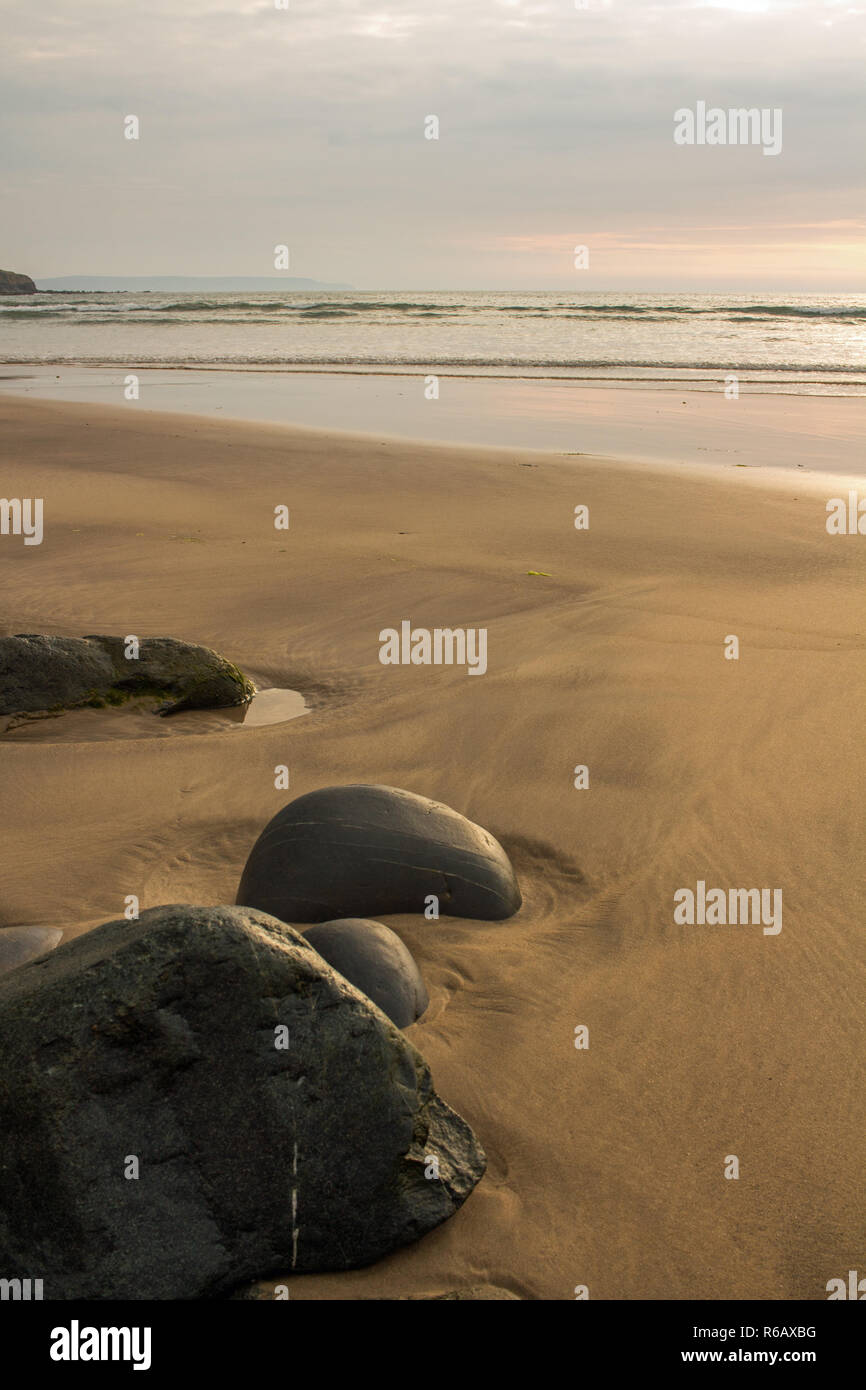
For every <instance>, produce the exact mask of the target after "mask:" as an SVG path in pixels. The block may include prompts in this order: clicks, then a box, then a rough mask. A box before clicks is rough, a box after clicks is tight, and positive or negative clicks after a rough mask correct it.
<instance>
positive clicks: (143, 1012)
mask: <svg viewBox="0 0 866 1390" xmlns="http://www.w3.org/2000/svg"><path fill="white" fill-rule="evenodd" d="M286 1044H287V1045H286ZM0 1056H2V1058H3V1067H2V1069H0V1270H2V1273H3V1276H4V1278H31V1279H32V1278H40V1279H43V1280H44V1294H45V1297H46V1298H55V1299H72V1298H93V1299H124V1298H134V1299H152V1298H170V1299H179V1298H180V1299H182V1298H195V1297H202V1296H217V1295H220V1294H222V1293H227V1292H229V1291H230V1290H232V1289H234V1288H236V1287H237V1286H238V1285H239V1284H241V1283H248V1282H249V1281H250V1280H253V1279H256V1278H262V1277H264V1276H266V1275H267V1274H280V1275H284V1274H285V1273H287V1272H290V1271H294V1272H297V1273H301V1272H309V1271H314V1270H338V1269H348V1268H352V1267H354V1266H357V1265H364V1264H368V1263H369V1262H371V1261H372V1260H375V1259H378V1258H379V1257H380V1256H382V1255H385V1254H387V1253H388V1252H389V1251H391V1250H394V1249H395V1248H396V1247H398V1246H402V1245H405V1244H407V1243H408V1242H410V1241H413V1240H416V1239H417V1238H418V1237H419V1236H422V1235H423V1234H424V1233H425V1232H426V1231H429V1230H431V1229H432V1228H433V1227H434V1226H437V1225H438V1224H439V1223H440V1222H441V1221H444V1220H445V1218H446V1217H448V1216H450V1215H451V1214H452V1213H453V1212H454V1211H455V1210H456V1209H457V1208H458V1207H459V1206H460V1204H461V1203H462V1202H463V1201H464V1200H465V1199H466V1197H467V1196H468V1195H469V1193H470V1192H471V1191H472V1188H473V1187H474V1186H475V1184H476V1183H477V1182H478V1180H479V1179H480V1177H481V1176H482V1173H483V1171H484V1165H485V1160H484V1155H483V1153H482V1151H481V1149H480V1147H479V1145H478V1143H477V1141H476V1140H475V1137H474V1135H473V1134H472V1131H471V1130H470V1129H469V1127H468V1125H467V1124H466V1123H465V1122H464V1121H463V1120H462V1119H461V1118H460V1117H459V1116H458V1115H456V1114H455V1113H454V1112H453V1111H452V1110H450V1109H449V1108H448V1106H446V1105H445V1104H444V1103H443V1102H442V1101H441V1100H440V1099H439V1097H438V1096H437V1095H436V1093H435V1091H434V1090H433V1086H432V1081H431V1077H430V1072H429V1069H428V1067H427V1065H426V1063H425V1062H424V1060H423V1058H422V1057H421V1056H420V1054H419V1053H418V1052H417V1051H416V1050H415V1049H414V1048H413V1047H412V1046H411V1044H410V1043H409V1042H407V1040H406V1038H405V1037H404V1036H403V1034H402V1033H400V1032H399V1031H398V1030H397V1029H396V1028H395V1027H394V1026H393V1025H392V1024H391V1023H390V1022H389V1021H388V1020H387V1019H386V1018H385V1016H384V1014H382V1013H380V1012H379V1010H378V1009H377V1008H376V1007H375V1006H374V1005H373V1004H371V1003H370V1001H369V1000H368V999H366V998H365V997H364V996H363V995H362V994H359V993H358V991H357V990H355V989H354V988H353V987H352V986H351V985H350V984H349V983H348V982H347V981H346V980H344V979H343V978H342V976H340V975H338V974H336V973H335V972H334V971H333V970H332V969H331V968H330V967H329V966H328V965H327V964H326V963H325V961H323V960H322V958H321V956H319V955H318V954H317V953H316V952H315V951H314V950H313V948H312V947H311V946H310V945H308V943H307V942H306V941H305V940H304V939H303V937H302V936H300V935H299V934H298V933H297V932H295V931H293V930H292V929H291V928H290V927H287V926H285V925H284V924H283V923H281V922H277V921H275V920H274V919H273V918H269V917H267V916H265V915H264V914H263V913H259V912H250V911H245V910H243V909H238V908H231V907H212V908H206V907H188V906H183V905H182V906H174V907H158V908H153V909H152V910H150V911H148V912H143V913H142V914H141V917H140V918H139V920H138V921H134V922H130V921H127V920H125V919H123V920H120V921H115V922H107V923H105V924H104V925H103V926H100V927H96V928H95V929H94V930H93V931H91V932H89V933H87V934H86V935H84V936H79V937H77V938H76V939H75V940H73V941H71V942H69V943H67V944H65V945H62V946H60V947H58V949H57V950H56V951H54V952H53V953H52V954H51V955H49V956H46V957H45V958H44V959H42V960H39V961H34V962H32V963H31V964H30V965H24V966H21V967H20V969H18V970H13V971H12V972H11V973H10V974H8V975H6V976H5V977H3V978H2V979H0ZM433 1156H435V1157H437V1158H438V1165H435V1164H431V1162H430V1158H431V1157H433ZM437 1166H438V1177H437V1176H434V1175H433V1170H435V1169H436V1167H437ZM427 1172H430V1173H431V1176H430V1177H429V1178H428V1177H427ZM136 1173H137V1176H135V1174H136Z"/></svg>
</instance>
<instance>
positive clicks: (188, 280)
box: [3, 271, 353, 294]
mask: <svg viewBox="0 0 866 1390" xmlns="http://www.w3.org/2000/svg"><path fill="white" fill-rule="evenodd" d="M3 273H5V274H7V275H8V274H10V273H11V272H9V271H6V272H3ZM17 278H18V279H19V280H26V279H27V276H26V275H20V276H18V277H17ZM30 284H31V285H32V284H33V282H32V280H31V281H30ZM352 288H353V286H352V285H338V284H330V283H328V282H327V281H324V280H304V279H299V278H298V277H297V276H292V275H261V276H244V275H61V276H59V277H55V278H52V279H48V280H45V279H42V278H40V280H39V289H40V290H47V291H51V290H60V291H63V290H90V291H94V292H96V293H103V294H106V293H110V292H111V291H113V290H137V291H147V290H157V291H160V290H161V291H166V290H167V291H169V292H172V293H176V294H184V293H189V292H190V291H192V292H193V293H194V292H196V291H198V292H200V293H210V294H238V293H243V292H246V293H248V294H271V293H273V294H279V293H280V291H282V292H283V293H285V291H286V290H323V291H325V290H351V289H352ZM30 292H31V291H25V290H6V291H5V293H6V294H24V293H30Z"/></svg>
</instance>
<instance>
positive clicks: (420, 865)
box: [237, 783, 521, 922]
mask: <svg viewBox="0 0 866 1390" xmlns="http://www.w3.org/2000/svg"><path fill="white" fill-rule="evenodd" d="M430 897H435V898H436V899H437V900H438V907H439V911H440V912H443V913H448V914H449V915H450V916H452V917H480V918H484V919H486V920H490V921H500V920H501V919H502V918H504V917H511V916H512V915H513V913H515V912H516V911H517V909H518V908H519V907H520V902H521V898H520V890H519V888H518V886H517V880H516V879H515V877H514V870H513V869H512V867H511V864H510V863H509V860H508V856H507V855H506V853H505V850H504V849H503V848H502V846H501V845H500V843H499V841H498V840H494V838H493V836H492V835H490V834H489V833H488V832H487V831H486V830H483V829H482V828H481V826H480V825H474V824H473V822H472V821H470V820H467V819H466V818H465V816H461V815H460V814H459V813H458V812H457V811H452V810H451V808H450V806H443V805H442V804H441V802H438V801H431V800H429V798H428V797H426V796H416V795H415V793H414V792H407V791H401V790H400V789H399V788H397V787H382V786H369V785H366V784H363V783H362V784H358V785H354V786H346V787H324V788H322V789H321V790H320V791H315V792H309V793H308V794H307V795H306V796H300V797H298V798H297V800H295V801H291V802H289V804H288V806H284V807H283V809H282V811H279V812H278V813H277V814H276V815H275V816H274V818H273V820H271V821H269V822H268V824H267V825H266V826H265V828H264V830H263V831H262V833H261V835H260V836H259V838H258V840H257V841H256V843H255V844H254V845H253V848H252V850H251V852H250V856H249V858H248V860H247V862H246V866H245V868H244V871H243V876H242V877H241V882H240V887H239V888H238V894H237V900H238V902H239V903H243V904H244V905H245V906H247V907H257V908H259V909H260V910H261V911H262V912H270V913H272V914H273V916H274V917H279V918H280V919H281V920H282V921H284V922H324V921H327V920H329V919H330V918H334V917H378V916H380V915H381V914H383V913H390V912H424V910H425V907H426V906H427V900H428V898H430Z"/></svg>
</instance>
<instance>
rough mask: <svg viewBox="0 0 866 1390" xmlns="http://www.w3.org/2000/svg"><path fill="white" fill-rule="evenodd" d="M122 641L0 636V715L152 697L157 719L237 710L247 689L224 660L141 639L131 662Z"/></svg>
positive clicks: (194, 648) (188, 646) (189, 645)
mask: <svg viewBox="0 0 866 1390" xmlns="http://www.w3.org/2000/svg"><path fill="white" fill-rule="evenodd" d="M127 650H134V648H132V647H131V646H130V645H129V644H128V643H127V641H126V639H125V638H123V637H46V636H43V635H42V634H39V633H23V634H20V635H18V636H15V637H0V714H22V713H31V712H34V711H37V710H39V711H42V710H63V709H74V708H76V707H79V706H82V705H101V704H112V703H120V702H121V701H122V700H123V699H125V698H127V697H129V696H131V695H135V694H140V695H155V696H158V697H160V698H161V699H162V700H163V701H164V703H163V705H162V706H161V707H160V711H159V712H160V713H161V714H175V713H177V711H178V710H182V709H211V708H224V707H227V706H229V705H242V704H245V703H246V702H247V701H248V700H251V699H252V697H253V695H254V694H255V693H256V688H255V686H254V685H253V682H252V681H251V680H249V679H248V677H246V676H245V675H244V674H243V672H241V671H239V670H238V668H237V666H234V665H232V663H231V662H230V661H226V659H225V657H223V656H220V655H219V654H218V653H217V652H214V651H211V649H210V648H209V647H200V646H198V645H197V644H196V643H194V642H179V641H177V640H176V639H175V638H173V637H143V638H141V640H140V642H139V645H138V656H137V657H127V655H126V652H127Z"/></svg>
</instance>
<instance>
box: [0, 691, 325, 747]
mask: <svg viewBox="0 0 866 1390" xmlns="http://www.w3.org/2000/svg"><path fill="white" fill-rule="evenodd" d="M158 703H159V702H158V701H156V700H146V699H140V700H136V699H132V700H130V701H129V702H128V704H125V705H120V706H118V707H117V708H112V707H109V708H106V709H75V710H67V711H66V712H65V713H64V714H57V715H50V716H48V717H45V716H36V717H28V718H25V719H23V720H22V721H21V722H18V721H17V719H15V718H13V719H11V720H10V719H8V718H5V717H4V718H0V726H2V725H6V727H0V739H2V740H3V742H4V743H102V742H103V741H105V740H106V739H131V738H171V737H172V735H173V734H217V733H221V732H225V731H226V730H228V731H231V730H234V729H262V728H264V727H265V726H266V725H268V724H285V723H286V722H287V721H288V720H289V719H297V718H298V717H299V716H300V715H302V714H307V713H308V712H309V706H308V704H307V702H306V700H305V699H304V697H303V695H302V694H301V693H300V691H299V690H280V689H278V688H276V687H272V688H271V689H269V690H260V691H259V693H258V694H257V695H255V696H253V698H252V700H251V701H250V703H249V704H248V705H235V706H233V707H231V708H229V709H192V710H183V711H182V712H181V713H180V714H170V715H167V716H166V717H165V718H163V717H162V716H161V715H158V714H156V713H155V709H156V706H157V704H158ZM10 725H11V727H9V726H10Z"/></svg>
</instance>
